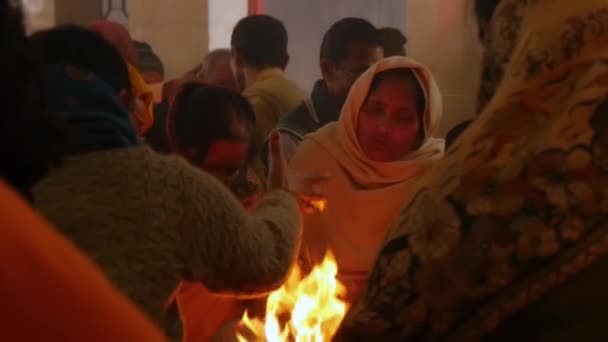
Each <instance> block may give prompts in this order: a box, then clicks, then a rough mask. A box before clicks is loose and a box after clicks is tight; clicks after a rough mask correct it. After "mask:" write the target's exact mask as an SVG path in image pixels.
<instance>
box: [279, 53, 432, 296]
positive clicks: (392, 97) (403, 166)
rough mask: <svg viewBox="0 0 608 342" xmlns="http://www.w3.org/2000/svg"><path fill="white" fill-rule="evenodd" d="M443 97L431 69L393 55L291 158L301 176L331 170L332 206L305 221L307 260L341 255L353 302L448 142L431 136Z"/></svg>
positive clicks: (327, 191)
mask: <svg viewBox="0 0 608 342" xmlns="http://www.w3.org/2000/svg"><path fill="white" fill-rule="evenodd" d="M441 113H442V108H441V94H440V92H439V89H438V87H437V85H436V84H435V81H434V79H433V77H432V75H431V73H430V71H429V70H428V69H427V68H426V67H424V66H423V65H421V64H419V63H417V62H416V61H414V60H412V59H409V58H406V57H392V58H387V59H384V60H382V61H380V62H379V63H377V64H376V65H374V66H372V67H371V68H370V69H369V70H367V71H366V72H365V73H364V74H363V75H361V77H360V78H359V79H358V80H357V82H355V84H354V85H353V87H352V88H351V91H350V93H349V95H348V98H347V100H346V103H345V104H344V107H343V109H342V113H341V116H340V120H339V121H338V122H335V123H331V124H329V125H327V126H325V127H323V128H322V129H320V130H319V131H317V132H316V133H313V134H311V135H309V136H307V137H306V138H305V139H304V141H303V142H302V144H301V145H300V146H299V148H298V149H297V150H296V153H295V155H294V157H293V159H292V161H291V166H292V167H293V168H294V169H295V170H296V171H306V172H308V171H314V170H326V171H328V172H329V174H331V180H330V182H329V184H327V185H326V186H324V188H323V189H322V190H323V192H324V193H325V194H326V195H327V198H328V204H327V209H326V210H325V211H324V212H323V213H319V214H316V215H313V216H311V217H307V218H306V219H305V221H304V231H305V236H304V242H303V248H302V251H303V253H302V254H303V258H304V259H305V261H306V263H308V264H309V265H310V264H311V263H312V264H315V263H318V262H320V260H321V259H322V258H323V256H324V254H325V252H326V250H328V249H329V250H331V252H333V254H334V255H335V257H336V259H337V262H338V266H339V269H340V277H341V280H342V281H343V282H344V283H345V284H346V286H347V288H348V292H349V298H350V299H354V298H356V297H357V294H358V293H359V292H360V290H361V289H362V286H363V285H364V284H365V281H366V279H367V275H368V272H369V271H370V269H371V267H372V265H373V261H374V258H375V256H376V254H377V252H378V249H379V247H380V244H381V242H382V241H383V239H384V237H385V235H386V232H387V230H388V228H389V225H390V224H391V223H392V221H394V219H395V218H396V216H397V214H398V212H399V210H400V209H401V208H402V206H403V204H404V203H405V202H406V201H407V199H408V198H409V196H410V192H411V188H412V186H413V185H414V184H415V183H416V181H417V179H418V178H419V176H420V175H421V174H422V173H423V171H424V170H426V169H427V167H428V166H429V165H431V164H432V162H433V161H435V160H438V159H439V158H441V156H442V154H443V145H444V142H443V140H441V139H435V138H433V133H435V132H436V129H437V127H438V126H439V121H440V119H441Z"/></svg>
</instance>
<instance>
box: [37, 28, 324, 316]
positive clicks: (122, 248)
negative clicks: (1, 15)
mask: <svg viewBox="0 0 608 342" xmlns="http://www.w3.org/2000/svg"><path fill="white" fill-rule="evenodd" d="M49 35H50V37H49ZM58 37H61V38H63V39H57V38H58ZM79 37H80V38H79ZM82 37H85V38H86V39H84V40H83V39H82ZM98 38H99V37H98V36H96V35H95V34H94V33H91V32H88V31H86V30H84V29H80V28H75V27H67V28H66V27H64V28H58V29H54V30H51V31H47V32H45V33H42V34H39V35H38V36H34V40H35V41H37V42H38V44H39V45H40V46H42V47H43V50H44V51H46V55H45V58H47V63H49V64H52V63H53V62H57V58H54V57H56V56H55V55H61V54H63V53H64V52H63V51H64V50H65V49H62V48H61V46H60V43H58V42H64V41H67V42H69V43H70V44H76V45H79V46H86V43H88V44H89V48H83V49H80V50H82V51H84V52H82V53H88V52H86V51H89V50H90V51H94V53H95V54H96V55H98V56H101V57H99V58H104V60H103V62H104V63H107V61H108V60H109V59H112V58H114V59H116V58H118V59H119V58H120V57H119V56H118V55H117V53H116V52H115V51H113V48H111V47H108V46H106V45H107V44H105V42H101V41H98V40H97V39H98ZM79 39H81V40H83V41H82V42H79V41H78V40H79ZM99 39H100V38H99ZM92 42H93V43H95V44H96V45H95V44H93V43H92ZM91 44H93V45H95V46H91ZM58 45H59V46H58ZM72 53H74V52H72ZM104 53H105V56H104ZM70 57H73V58H72V59H69V58H65V59H67V60H66V61H65V63H69V64H72V65H73V64H77V62H78V61H79V59H78V58H77V57H78V56H76V57H74V56H70ZM86 61H87V62H88V61H90V60H86ZM82 64H85V63H82ZM119 64H120V63H119ZM119 64H118V65H117V67H115V68H114V69H113V73H112V74H111V75H110V74H108V75H105V77H104V75H103V70H101V69H99V70H101V71H98V73H97V74H98V76H99V78H97V77H95V76H93V75H92V74H90V73H88V72H86V71H84V70H82V69H76V68H73V67H71V66H66V65H63V64H60V65H49V66H48V75H47V76H48V77H47V78H48V81H49V82H48V83H49V84H48V85H49V88H48V89H49V101H50V103H49V107H50V111H51V112H52V113H56V114H57V115H61V116H62V117H63V118H64V119H65V120H66V121H67V124H68V126H69V127H70V130H71V133H72V141H71V146H70V149H71V153H70V155H69V156H67V158H66V159H65V160H64V162H63V165H62V166H61V167H60V168H58V169H55V170H53V171H52V172H51V173H50V175H49V176H48V177H47V178H46V179H44V180H43V181H42V182H40V184H39V185H38V186H37V187H36V188H35V189H34V196H35V205H36V207H37V208H38V209H39V210H40V212H41V213H43V215H44V216H45V217H46V218H47V219H48V220H49V221H50V222H52V223H53V224H54V225H55V226H56V227H57V228H58V230H59V231H60V232H61V233H63V234H65V236H67V237H68V238H70V239H71V240H72V241H73V242H74V243H75V244H76V245H78V246H79V247H80V248H81V249H83V250H84V251H85V252H87V253H88V254H89V256H90V257H91V258H92V259H93V260H95V261H96V262H97V263H98V264H99V266H100V267H101V268H102V269H103V270H104V271H105V273H106V274H107V275H108V277H109V278H110V279H111V280H112V281H113V283H114V284H115V285H116V286H117V287H118V288H119V289H121V290H122V291H123V292H124V293H126V294H127V295H128V296H129V297H130V298H131V299H132V300H133V301H134V302H135V303H136V304H138V305H139V306H140V307H141V308H142V309H143V310H144V311H145V312H147V313H148V315H149V316H150V317H151V318H153V319H154V320H155V321H156V322H157V323H159V324H160V323H161V322H162V321H163V312H164V306H165V304H166V301H167V300H168V299H169V296H170V294H171V292H172V291H173V290H174V289H175V287H176V285H177V284H178V282H179V281H181V280H189V281H195V282H200V283H202V284H203V285H204V286H205V287H206V288H208V289H209V290H210V291H212V292H215V293H221V294H228V295H232V296H238V297H242V298H248V297H255V296H260V295H263V294H265V293H267V292H269V291H270V290H272V289H274V288H276V287H278V286H279V285H280V284H281V283H282V282H283V281H284V278H285V276H286V275H287V273H288V271H289V269H290V267H291V265H292V263H293V262H294V258H295V255H296V253H297V249H298V244H299V238H300V233H301V229H300V214H299V207H298V199H297V198H296V196H294V195H293V194H292V191H289V190H287V188H288V186H287V181H286V176H285V172H286V169H285V166H284V165H285V162H284V160H283V159H282V155H281V151H280V147H279V144H278V139H276V140H275V141H274V144H273V148H272V154H273V156H274V157H275V163H274V165H273V167H272V171H273V174H272V176H271V177H270V179H269V191H268V193H266V194H265V196H263V197H262V198H261V200H260V202H259V204H258V205H257V207H256V208H255V209H254V211H253V212H252V213H251V214H250V215H248V214H246V213H245V211H244V209H243V207H242V205H241V204H240V203H239V201H238V200H237V198H236V197H235V196H234V195H233V194H232V193H231V192H230V190H229V189H228V188H226V187H225V186H224V185H223V184H222V183H221V182H220V181H218V180H217V179H216V178H215V177H213V176H211V175H210V174H207V173H205V172H203V171H201V170H199V169H197V168H195V167H193V166H191V165H190V164H189V163H188V162H187V161H185V160H183V159H181V158H179V157H175V156H163V155H160V154H157V153H155V152H153V151H152V150H150V149H149V148H148V147H146V146H144V145H141V144H139V143H138V142H137V140H136V134H135V131H134V128H133V125H132V124H131V123H130V121H129V115H128V113H127V111H126V110H125V109H124V106H123V105H122V104H120V103H119V101H118V100H117V99H118V98H119V96H116V94H119V95H120V94H121V92H122V91H123V90H124V89H127V87H128V76H127V75H128V74H127V71H126V66H124V62H123V63H122V67H120V65H119ZM78 66H79V67H81V68H88V70H91V69H93V70H95V65H94V64H92V65H78ZM112 77H114V78H112ZM106 78H107V79H109V80H111V81H112V80H113V81H115V82H105V79H106ZM102 79H103V81H102ZM112 83H114V84H115V86H112ZM311 184H312V183H311ZM83 286H86V284H83Z"/></svg>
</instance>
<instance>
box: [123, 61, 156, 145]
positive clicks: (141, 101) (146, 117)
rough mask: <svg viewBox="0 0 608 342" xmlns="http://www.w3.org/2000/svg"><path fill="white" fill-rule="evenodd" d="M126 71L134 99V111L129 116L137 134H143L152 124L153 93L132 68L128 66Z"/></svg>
mask: <svg viewBox="0 0 608 342" xmlns="http://www.w3.org/2000/svg"><path fill="white" fill-rule="evenodd" d="M127 69H128V70H129V80H130V81H131V88H132V89H133V96H134V97H135V110H134V111H133V113H132V114H131V115H132V117H133V121H134V124H135V128H136V129H137V131H138V133H139V134H144V133H145V132H146V131H148V130H149V129H150V128H151V127H152V124H153V123H154V113H153V102H154V92H153V91H152V88H150V86H149V85H148V83H146V81H145V80H144V78H143V77H142V76H141V74H140V73H139V71H137V69H136V68H135V67H134V66H132V65H131V64H128V65H127Z"/></svg>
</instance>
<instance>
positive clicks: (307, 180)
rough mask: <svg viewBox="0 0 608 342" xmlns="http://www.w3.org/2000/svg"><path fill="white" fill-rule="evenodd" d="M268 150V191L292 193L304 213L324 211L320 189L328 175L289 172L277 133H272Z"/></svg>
mask: <svg viewBox="0 0 608 342" xmlns="http://www.w3.org/2000/svg"><path fill="white" fill-rule="evenodd" d="M269 149H270V151H269V152H270V153H269V156H270V168H269V172H268V189H269V190H273V189H285V190H288V191H290V192H292V193H293V194H294V195H295V196H296V198H297V199H298V202H299V203H300V208H301V209H302V210H303V211H304V212H306V213H312V212H315V211H323V210H325V205H326V203H327V199H326V198H325V196H324V194H323V188H322V187H323V184H324V183H325V182H327V180H328V179H329V175H327V174H325V173H316V174H296V173H295V172H294V171H293V170H291V169H290V168H289V166H288V165H287V161H286V160H285V156H284V155H283V150H282V147H281V142H280V134H279V133H278V132H274V133H272V135H271V137H270V146H269Z"/></svg>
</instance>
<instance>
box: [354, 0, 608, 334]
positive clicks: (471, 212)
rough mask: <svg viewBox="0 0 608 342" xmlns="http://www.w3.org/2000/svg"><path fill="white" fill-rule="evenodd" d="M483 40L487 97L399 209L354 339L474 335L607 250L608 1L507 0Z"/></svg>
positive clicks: (360, 307)
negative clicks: (409, 199) (407, 200)
mask: <svg viewBox="0 0 608 342" xmlns="http://www.w3.org/2000/svg"><path fill="white" fill-rule="evenodd" d="M485 45H486V49H487V55H486V57H485V62H484V63H485V65H484V70H485V71H486V72H485V73H484V80H483V86H482V94H481V101H482V102H485V103H487V105H486V106H485V107H484V108H485V109H484V110H483V111H482V113H481V114H480V116H479V118H478V119H477V120H476V121H475V122H474V123H473V124H472V125H471V127H470V128H469V129H468V130H467V131H466V132H465V133H464V134H463V135H462V136H461V138H460V139H459V140H458V141H457V142H456V144H455V145H454V146H453V148H451V149H450V150H449V152H448V153H447V155H446V157H445V158H444V159H443V160H441V161H439V162H438V163H437V164H435V166H434V167H433V169H432V170H431V171H429V172H428V173H427V174H426V176H425V177H424V179H423V180H422V181H421V183H420V187H419V188H418V191H417V192H416V194H415V195H414V198H413V200H412V201H411V202H410V203H409V205H408V206H407V207H406V208H405V209H404V210H403V211H402V213H401V215H400V217H399V218H398V221H397V222H396V224H395V225H394V227H393V228H392V230H391V231H390V233H389V236H388V238H387V240H386V242H385V243H384V247H383V248H382V250H381V253H380V255H379V257H378V260H377V262H376V265H375V268H374V271H373V273H372V276H371V279H370V281H369V284H368V288H367V290H366V291H365V293H364V294H363V297H362V298H361V300H360V301H359V302H358V303H357V304H356V305H355V306H354V307H353V308H352V309H351V311H350V313H349V315H348V316H347V318H346V320H345V323H344V325H343V329H342V337H344V340H347V341H357V340H371V339H374V340H382V341H390V340H394V341H402V340H406V339H408V340H414V341H419V340H439V339H446V338H447V339H451V340H457V341H461V340H476V339H479V338H481V337H483V336H484V335H486V334H488V333H489V332H491V331H492V330H493V329H495V328H496V327H497V326H499V325H500V323H501V322H502V321H504V320H505V319H506V318H507V317H509V316H510V315H512V314H513V313H515V312H516V311H518V310H521V309H523V308H525V307H526V306H527V305H529V304H530V303H532V302H535V301H536V300H537V299H538V298H539V297H540V296H541V295H543V294H545V293H548V292H549V291H551V290H553V289H555V288H557V287H558V286H559V285H560V284H562V283H563V282H565V281H566V280H568V279H570V278H571V277H574V276H576V275H577V273H579V272H580V271H582V270H585V269H586V268H587V267H589V266H590V265H592V264H593V263H594V262H595V261H597V260H598V259H599V257H602V256H604V255H606V254H607V253H608V100H607V95H608V3H607V2H606V1H605V0H576V1H572V0H502V1H501V2H500V4H499V6H498V8H497V9H496V13H495V15H494V19H493V20H492V23H491V28H490V33H489V35H488V38H487V41H486V42H485ZM488 94H490V95H491V96H488ZM484 96H485V97H486V99H484V98H483V97H484Z"/></svg>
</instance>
